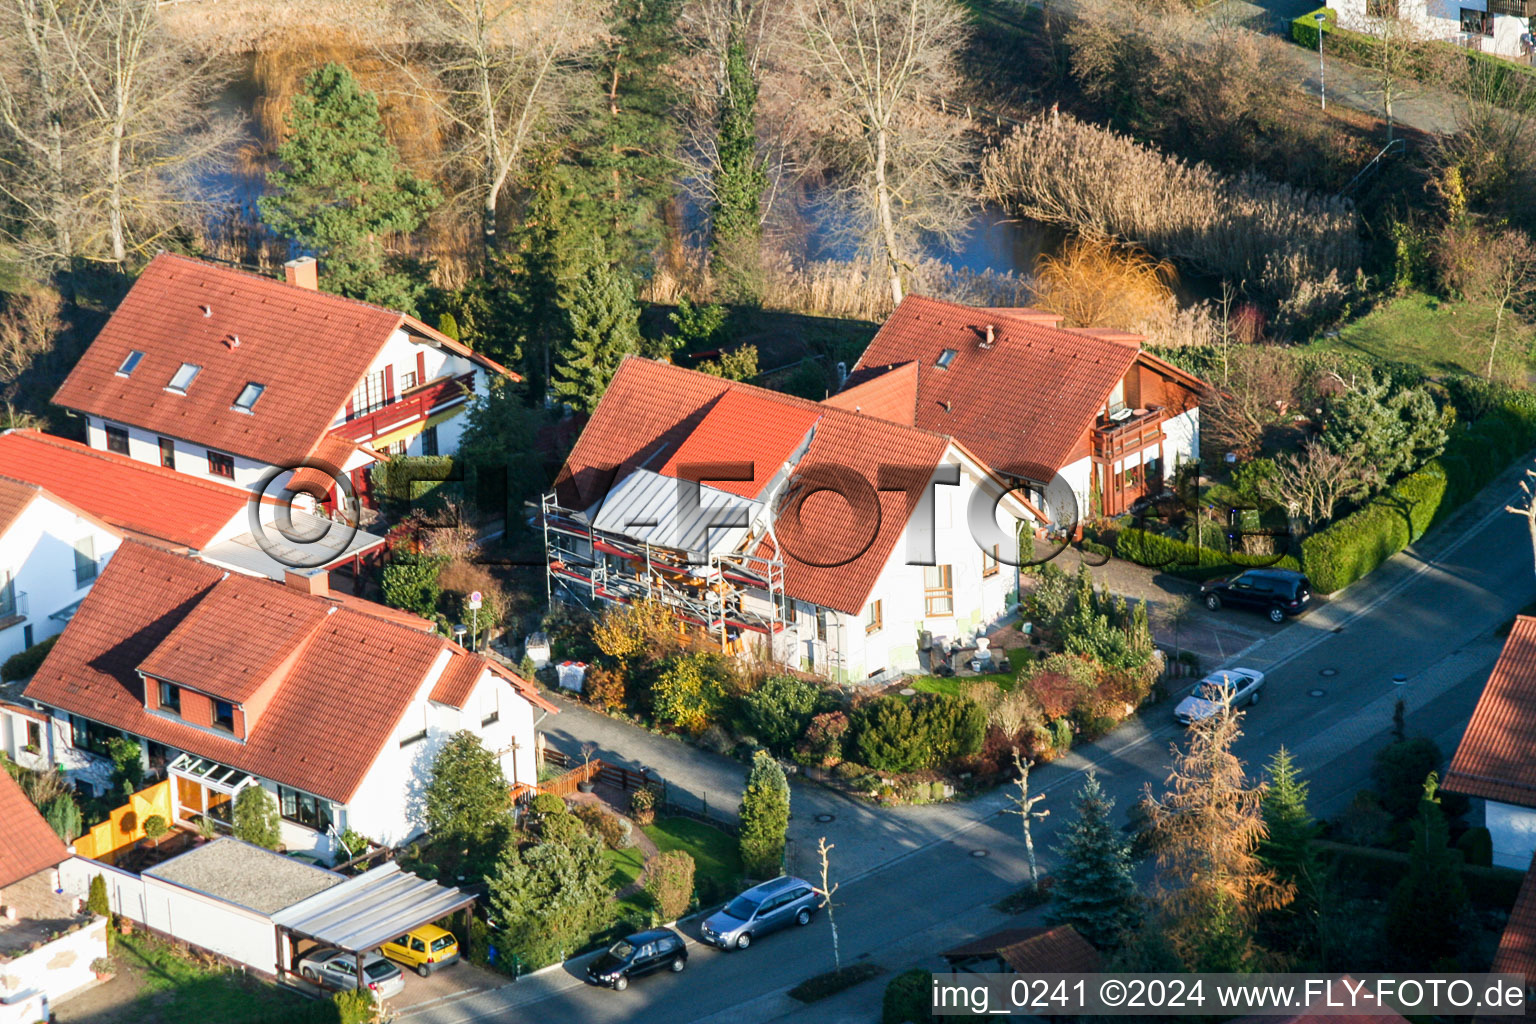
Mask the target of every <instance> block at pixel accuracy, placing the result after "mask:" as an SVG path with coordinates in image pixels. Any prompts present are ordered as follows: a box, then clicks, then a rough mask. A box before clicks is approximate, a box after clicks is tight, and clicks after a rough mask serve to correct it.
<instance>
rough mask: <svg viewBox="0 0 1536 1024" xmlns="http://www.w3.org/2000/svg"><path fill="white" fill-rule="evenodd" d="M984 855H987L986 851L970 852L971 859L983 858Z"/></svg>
mask: <svg viewBox="0 0 1536 1024" xmlns="http://www.w3.org/2000/svg"><path fill="white" fill-rule="evenodd" d="M986 855H987V851H986V850H972V851H971V856H972V857H985V856H986Z"/></svg>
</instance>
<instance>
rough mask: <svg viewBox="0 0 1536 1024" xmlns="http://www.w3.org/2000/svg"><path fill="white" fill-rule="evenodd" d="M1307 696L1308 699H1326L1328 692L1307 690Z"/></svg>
mask: <svg viewBox="0 0 1536 1024" xmlns="http://www.w3.org/2000/svg"><path fill="white" fill-rule="evenodd" d="M1307 696H1308V697H1326V696H1328V691H1327V690H1308V691H1307Z"/></svg>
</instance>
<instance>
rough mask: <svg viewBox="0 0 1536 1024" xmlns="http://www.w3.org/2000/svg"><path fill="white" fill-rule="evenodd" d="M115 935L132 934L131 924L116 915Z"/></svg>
mask: <svg viewBox="0 0 1536 1024" xmlns="http://www.w3.org/2000/svg"><path fill="white" fill-rule="evenodd" d="M117 934H119V935H132V934H133V922H132V921H130V920H128V919H127V918H126V917H124V916H123V915H122V914H118V915H117Z"/></svg>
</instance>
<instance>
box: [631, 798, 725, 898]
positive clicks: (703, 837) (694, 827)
mask: <svg viewBox="0 0 1536 1024" xmlns="http://www.w3.org/2000/svg"><path fill="white" fill-rule="evenodd" d="M645 834H646V835H648V836H650V837H651V842H653V843H655V844H656V849H658V850H660V851H661V852H662V853H666V852H667V851H668V850H683V851H685V852H686V853H688V854H689V856H691V857H692V858H693V864H694V876H693V877H694V887H695V888H696V889H697V890H698V894H699V899H700V900H701V901H702V902H704V903H712V902H714V901H715V900H719V899H725V898H726V896H727V895H728V894H730V893H732V892H733V891H734V890H735V889H736V888H737V886H739V885H740V883H741V851H740V850H739V849H738V848H737V845H736V837H735V836H733V835H731V834H729V833H727V832H722V831H720V830H719V829H717V828H713V827H712V826H709V825H706V824H704V823H703V822H701V821H695V820H693V819H692V818H660V819H657V821H656V823H655V824H654V825H647V826H645Z"/></svg>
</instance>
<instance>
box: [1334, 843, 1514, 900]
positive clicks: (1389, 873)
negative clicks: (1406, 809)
mask: <svg viewBox="0 0 1536 1024" xmlns="http://www.w3.org/2000/svg"><path fill="white" fill-rule="evenodd" d="M1312 845H1313V848H1314V849H1316V850H1317V852H1318V854H1319V855H1320V856H1321V857H1322V859H1323V860H1324V861H1326V862H1328V863H1330V864H1332V865H1333V868H1334V871H1335V872H1336V873H1337V874H1338V876H1339V877H1340V878H1343V879H1346V880H1348V881H1351V882H1355V883H1358V884H1361V885H1367V886H1370V887H1372V888H1377V889H1380V890H1381V891H1383V892H1390V891H1391V890H1392V888H1393V887H1394V886H1396V885H1397V883H1398V882H1399V881H1401V880H1402V878H1403V876H1404V875H1406V874H1407V873H1408V865H1409V864H1410V863H1411V862H1412V859H1413V858H1412V857H1411V856H1410V855H1409V854H1407V853H1403V852H1401V851H1398V850H1383V849H1379V848H1377V847H1374V846H1353V845H1350V844H1349V843H1335V842H1330V841H1328V840H1325V839H1319V840H1317V841H1315V842H1314V843H1313V844H1312ZM1461 881H1462V884H1463V885H1465V886H1466V889H1467V897H1468V898H1469V899H1470V900H1471V901H1472V902H1473V903H1476V904H1478V905H1479V906H1484V907H1499V908H1501V909H1502V908H1505V907H1510V906H1513V905H1514V902H1515V897H1516V896H1517V895H1518V894H1519V892H1520V885H1521V883H1522V882H1524V881H1525V872H1523V871H1517V870H1516V869H1514V868H1492V867H1488V868H1485V867H1477V866H1474V865H1470V864H1462V865H1461Z"/></svg>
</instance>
